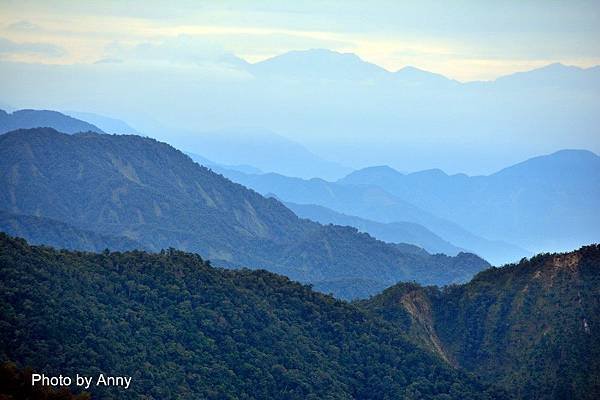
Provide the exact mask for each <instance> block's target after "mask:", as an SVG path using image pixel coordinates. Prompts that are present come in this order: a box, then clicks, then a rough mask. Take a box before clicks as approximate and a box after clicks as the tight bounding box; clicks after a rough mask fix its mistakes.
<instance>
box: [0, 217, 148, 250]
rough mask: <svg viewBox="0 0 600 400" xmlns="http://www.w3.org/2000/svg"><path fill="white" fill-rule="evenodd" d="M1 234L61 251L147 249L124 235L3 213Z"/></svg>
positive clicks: (0, 222)
mask: <svg viewBox="0 0 600 400" xmlns="http://www.w3.org/2000/svg"><path fill="white" fill-rule="evenodd" d="M0 231H2V232H5V233H8V234H9V235H11V236H16V237H23V238H27V240H28V241H29V243H31V244H45V245H48V246H52V247H56V248H58V249H71V250H84V251H102V250H104V249H107V248H108V249H111V250H115V251H125V250H134V249H138V250H143V249H144V246H143V245H142V244H140V243H138V242H136V241H134V240H131V239H129V238H127V237H124V236H108V235H100V234H98V233H96V232H92V231H86V230H83V229H78V228H75V227H73V226H71V225H69V224H65V223H63V222H59V221H55V220H52V219H49V218H43V217H34V216H31V215H20V214H13V213H9V212H6V211H2V210H0Z"/></svg>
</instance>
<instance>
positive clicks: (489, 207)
mask: <svg viewBox="0 0 600 400" xmlns="http://www.w3.org/2000/svg"><path fill="white" fill-rule="evenodd" d="M339 182H340V183H344V184H361V185H371V184H373V182H376V183H377V185H378V186H380V187H381V188H383V189H385V190H386V191H388V192H389V193H392V194H394V195H395V196H398V197H399V198H401V199H403V200H404V201H407V202H410V203H412V204H419V205H420V207H422V208H423V209H425V210H427V211H429V212H431V213H433V214H435V215H438V216H440V217H442V218H446V219H448V220H451V221H454V222H457V223H460V224H461V225H462V226H463V227H465V228H466V229H468V230H469V231H471V232H474V233H476V234H478V235H481V236H483V237H486V238H490V239H497V240H498V239H502V240H506V241H509V242H511V243H519V244H520V245H521V246H523V247H525V248H527V249H532V250H533V251H535V252H540V251H552V250H568V249H571V248H573V247H577V246H580V245H582V244H586V243H594V242H595V241H597V240H598V238H600V214H599V213H598V212H597V211H596V209H597V207H598V205H599V204H600V157H599V156H598V155H596V154H594V153H592V152H590V151H585V150H562V151H559V152H556V153H553V154H549V155H545V156H539V157H535V158H532V159H530V160H527V161H523V162H521V163H519V164H516V165H513V166H510V167H507V168H504V169H502V170H500V171H498V172H496V173H494V174H491V175H488V176H467V175H464V174H458V175H451V176H449V175H447V174H445V173H444V172H442V171H440V170H429V171H421V172H416V173H412V174H402V173H399V172H397V171H395V170H393V169H391V168H389V167H373V168H366V169H363V170H359V171H355V172H353V173H351V174H350V175H348V176H346V177H345V178H343V179H341V180H340V181H339Z"/></svg>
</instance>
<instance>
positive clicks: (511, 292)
mask: <svg viewBox="0 0 600 400" xmlns="http://www.w3.org/2000/svg"><path fill="white" fill-rule="evenodd" d="M361 306H362V307H363V308H365V309H367V310H369V311H370V312H372V313H375V314H378V315H380V316H382V317H384V318H385V319H386V320H388V321H390V322H393V323H395V324H396V326H397V327H398V328H400V329H402V330H403V331H404V332H408V333H409V335H410V336H411V337H412V338H413V340H414V341H416V342H418V343H420V344H422V345H425V346H427V347H428V348H430V349H431V350H433V351H436V352H437V353H438V354H440V355H441V356H442V357H443V358H445V359H447V360H448V361H449V362H450V363H451V364H453V365H456V366H459V367H461V368H463V369H465V370H468V371H470V372H473V373H476V374H478V375H479V376H482V377H484V378H486V379H488V380H489V381H493V382H497V383H499V384H501V385H503V386H504V387H506V388H508V389H509V390H510V391H511V392H512V393H514V394H515V395H516V397H518V398H521V399H590V400H591V399H598V398H600V246H599V245H592V246H586V247H583V248H581V249H580V250H578V251H575V252H572V253H565V254H541V255H538V256H535V257H533V258H531V259H530V260H526V259H524V260H522V261H521V262H520V263H518V264H513V265H508V266H506V267H503V268H492V269H488V270H486V271H484V272H481V273H479V274H478V275H477V276H476V277H475V278H474V279H473V280H472V281H471V282H469V283H468V284H466V285H454V286H449V287H446V288H443V289H438V288H436V287H421V286H419V285H416V284H399V285H396V286H394V287H392V288H389V289H387V290H385V291H384V292H383V293H382V294H381V295H378V296H376V297H374V298H372V299H370V300H368V301H363V302H361Z"/></svg>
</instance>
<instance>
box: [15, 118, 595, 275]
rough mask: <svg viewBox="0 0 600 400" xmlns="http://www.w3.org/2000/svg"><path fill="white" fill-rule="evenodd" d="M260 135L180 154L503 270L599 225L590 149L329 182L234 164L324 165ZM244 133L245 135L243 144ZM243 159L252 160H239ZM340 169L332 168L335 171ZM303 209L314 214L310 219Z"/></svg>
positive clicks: (569, 243)
mask: <svg viewBox="0 0 600 400" xmlns="http://www.w3.org/2000/svg"><path fill="white" fill-rule="evenodd" d="M6 115H29V116H30V119H31V121H33V122H31V121H30V122H25V123H23V125H24V126H31V125H32V124H34V125H35V124H37V125H47V126H52V127H60V126H66V125H69V124H71V125H73V124H75V125H74V127H72V128H71V129H75V127H80V128H81V129H84V128H87V127H88V125H89V124H88V123H87V122H85V121H78V120H74V119H73V118H71V117H69V116H66V115H62V114H59V113H55V112H50V111H39V112H38V111H35V110H22V111H17V112H15V113H13V114H6ZM102 118H104V119H105V120H108V121H117V120H114V119H110V118H106V117H100V118H99V119H97V120H102ZM15 124H17V122H16V121H15V122H14V123H13V126H14V125H15ZM111 126H112V127H113V128H114V127H116V126H122V127H124V128H123V129H127V126H128V125H127V124H126V123H124V122H122V121H117V122H114V123H113V125H102V127H104V128H105V129H109V128H110V127H111ZM96 129H98V128H96ZM260 132H261V131H260V130H259V131H256V130H242V131H239V132H237V133H232V132H229V133H227V132H225V133H224V132H221V133H215V134H214V135H213V136H211V135H208V134H207V135H199V136H198V137H204V139H202V140H205V139H206V140H208V142H211V141H212V145H209V146H206V147H204V150H205V151H207V152H209V153H210V154H211V160H209V159H207V158H206V157H203V156H200V155H198V154H195V153H189V152H188V153H186V154H188V155H189V156H190V157H191V158H192V159H193V160H195V161H196V162H198V163H200V164H201V165H205V166H207V167H209V168H211V169H212V170H213V171H215V172H218V173H220V174H222V175H224V176H226V177H227V178H229V179H231V180H233V181H235V182H238V183H241V184H243V185H245V186H247V187H250V188H253V189H255V190H257V191H258V192H260V193H261V194H263V195H275V196H277V198H279V199H281V200H282V201H284V202H289V203H290V204H296V206H297V207H300V206H302V210H303V211H302V210H300V209H298V208H297V209H296V210H295V212H296V213H302V212H305V214H302V215H301V216H303V217H305V218H309V219H312V220H314V221H316V222H321V223H326V224H327V223H332V222H333V223H336V224H341V225H349V226H353V227H355V228H357V229H359V230H361V231H363V232H366V233H369V234H370V235H371V236H373V237H375V238H378V239H380V240H383V241H387V242H393V243H400V242H402V243H410V244H414V245H417V246H420V247H423V248H425V249H426V250H428V251H429V252H431V253H436V252H442V253H444V254H449V255H454V254H457V253H458V252H459V251H462V250H463V249H465V250H466V251H471V252H475V253H476V254H479V255H480V256H482V257H484V258H486V259H488V260H489V261H491V262H492V263H493V264H495V265H501V264H503V263H506V262H511V261H515V260H518V259H520V258H522V257H524V256H528V255H530V254H532V253H533V252H539V251H546V250H553V249H558V250H566V249H570V248H573V247H577V246H580V245H583V244H586V243H593V242H595V241H597V238H598V237H600V232H599V231H598V226H600V224H599V222H600V221H598V216H597V213H595V206H596V204H597V203H599V202H600V192H599V190H600V175H599V174H598V173H596V171H598V170H600V161H599V160H600V157H598V156H597V155H596V154H594V153H592V152H590V151H584V150H562V151H559V152H556V153H553V154H549V155H545V156H539V157H535V158H532V159H529V160H526V161H524V162H521V163H518V164H515V165H513V166H510V167H507V168H504V169H502V170H500V171H498V172H496V173H493V174H490V175H479V176H468V175H466V174H454V175H448V174H446V173H444V172H443V171H441V170H439V169H432V170H424V171H419V172H414V173H401V172H398V171H396V170H394V169H393V168H391V167H389V166H379V167H368V168H363V169H360V170H357V171H354V172H351V173H350V174H348V175H346V176H345V177H343V178H341V179H339V180H337V181H335V182H332V181H326V180H323V179H312V180H303V179H297V178H293V177H287V176H283V175H280V174H265V173H264V172H263V171H262V170H261V169H259V168H256V167H255V166H254V165H252V164H246V163H235V164H234V163H233V162H234V161H236V157H237V156H239V157H240V159H241V160H242V161H249V162H251V161H252V158H254V159H256V158H257V157H258V158H264V159H269V156H267V155H265V154H263V153H274V154H279V157H280V160H279V161H278V162H277V163H278V164H280V165H281V164H285V163H286V162H287V161H288V160H287V159H292V160H295V161H294V162H293V163H292V164H294V163H295V165H297V167H298V168H303V169H304V170H305V171H310V170H311V169H310V168H305V167H303V165H305V164H309V165H311V166H312V167H313V168H315V169H316V170H319V169H321V167H322V166H323V163H322V162H321V161H319V160H318V159H316V158H314V156H311V155H310V153H307V152H304V153H303V152H302V151H299V152H295V151H293V150H290V149H291V148H293V145H292V147H290V146H288V145H287V144H286V143H287V142H286V141H285V139H283V138H281V137H279V139H277V140H274V141H272V143H275V144H273V146H271V145H268V144H265V143H269V142H270V141H271V139H269V138H271V137H275V138H278V136H277V135H274V134H271V133H267V134H264V135H263V134H262V133H260ZM246 134H248V135H249V136H248V137H245V135H246ZM256 135H258V136H256ZM244 137H245V139H244V140H242V139H243V138H244ZM207 138H208V139H207ZM225 138H229V139H227V140H231V141H233V142H238V144H240V146H239V147H238V150H232V153H231V154H230V155H229V156H228V158H226V159H227V160H229V161H231V162H232V164H223V163H217V162H215V161H212V158H213V157H212V156H213V155H216V154H217V153H219V148H227V147H228V146H227V140H225ZM257 138H262V139H264V140H262V139H257ZM255 139H257V141H256V142H254V140H255ZM224 140H225V141H224ZM208 142H206V143H208ZM192 147H193V146H192ZM230 147H235V146H230ZM298 148H299V149H301V147H298ZM253 149H254V150H256V149H258V150H256V151H254V150H253ZM261 149H262V150H261ZM259 150H260V151H259ZM243 154H252V157H250V158H247V157H246V158H244V157H243ZM294 154H296V155H294ZM236 155H237V156H236ZM263 156H264V157H263ZM311 157H313V158H311ZM283 158H285V159H286V160H284V159H283ZM238 161H239V160H238ZM328 165H329V166H331V164H328ZM267 168H268V166H267ZM323 168H324V169H328V170H330V171H332V169H331V168H329V167H323ZM340 168H341V167H340ZM334 169H335V168H334ZM342 171H343V169H337V174H340V173H342ZM290 172H292V171H291V170H290ZM307 175H308V176H310V175H312V174H310V173H308V174H307ZM292 208H293V207H292ZM308 208H312V209H311V211H310V212H309V211H308ZM325 208H326V209H327V210H325ZM325 211H326V212H325ZM332 213H333V214H332ZM334 214H335V215H334ZM340 214H344V215H345V217H344V218H341V217H342V215H340ZM346 217H349V218H346ZM407 223H408V224H409V225H406V224H407ZM381 224H384V226H382V225H381ZM398 224H399V225H398ZM403 224H404V228H401V225H403ZM411 224H412V225H411ZM406 228H409V230H411V231H412V232H413V233H412V234H410V232H409V231H407V229H406ZM417 232H418V233H417ZM440 239H441V241H440ZM444 242H445V243H444ZM515 244H518V246H517V245H515Z"/></svg>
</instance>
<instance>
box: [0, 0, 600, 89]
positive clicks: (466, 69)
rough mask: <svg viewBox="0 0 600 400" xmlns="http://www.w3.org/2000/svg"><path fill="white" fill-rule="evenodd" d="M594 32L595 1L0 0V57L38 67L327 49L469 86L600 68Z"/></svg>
mask: <svg viewBox="0 0 600 400" xmlns="http://www.w3.org/2000/svg"><path fill="white" fill-rule="evenodd" d="M599 38H600V4H599V2H598V1H578V0H574V1H554V0H545V1H496V0H494V1H486V0H482V1H449V2H442V1H427V0H425V1H397V0H395V1H369V2H365V1H354V0H348V1H343V2H341V1H258V2H257V1H226V0H225V1H156V0H148V1H144V2H134V1H128V0H120V1H111V0H102V1H85V0H83V1H69V0H64V1H61V0H56V1H49V0H42V1H29V0H15V1H13V0H0V59H1V60H9V61H24V62H32V63H46V64H74V63H84V64H85V63H94V62H98V61H100V62H120V61H124V60H128V59H133V58H136V59H138V60H140V59H143V60H145V62H147V63H150V62H156V61H157V59H159V58H162V59H168V60H169V61H173V60H174V59H176V60H178V61H180V62H185V61H192V60H193V61H197V59H198V58H199V57H208V58H210V57H213V56H219V55H222V54H230V53H232V54H235V55H236V56H239V57H241V58H243V59H245V60H247V61H249V62H256V61H260V60H264V59H267V58H269V57H273V56H275V55H278V54H282V53H285V52H287V51H290V50H304V49H309V48H327V49H331V50H336V51H340V52H352V53H355V54H357V55H359V56H360V57H361V58H362V59H364V60H366V61H369V62H372V63H375V64H377V65H380V66H382V67H384V68H386V69H388V70H390V71H395V70H398V69H400V68H402V67H404V66H407V65H411V66H415V67H419V68H421V69H425V70H427V71H432V72H436V73H441V74H443V75H445V76H448V77H450V78H453V79H457V80H460V81H472V80H489V79H494V78H496V77H498V76H501V75H506V74H509V73H512V72H516V71H523V70H529V69H533V68H536V67H540V66H543V65H546V64H549V63H552V62H562V63H564V64H568V65H577V66H582V67H588V66H592V65H597V64H600V40H598V39H599ZM200 54H202V56H200Z"/></svg>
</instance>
